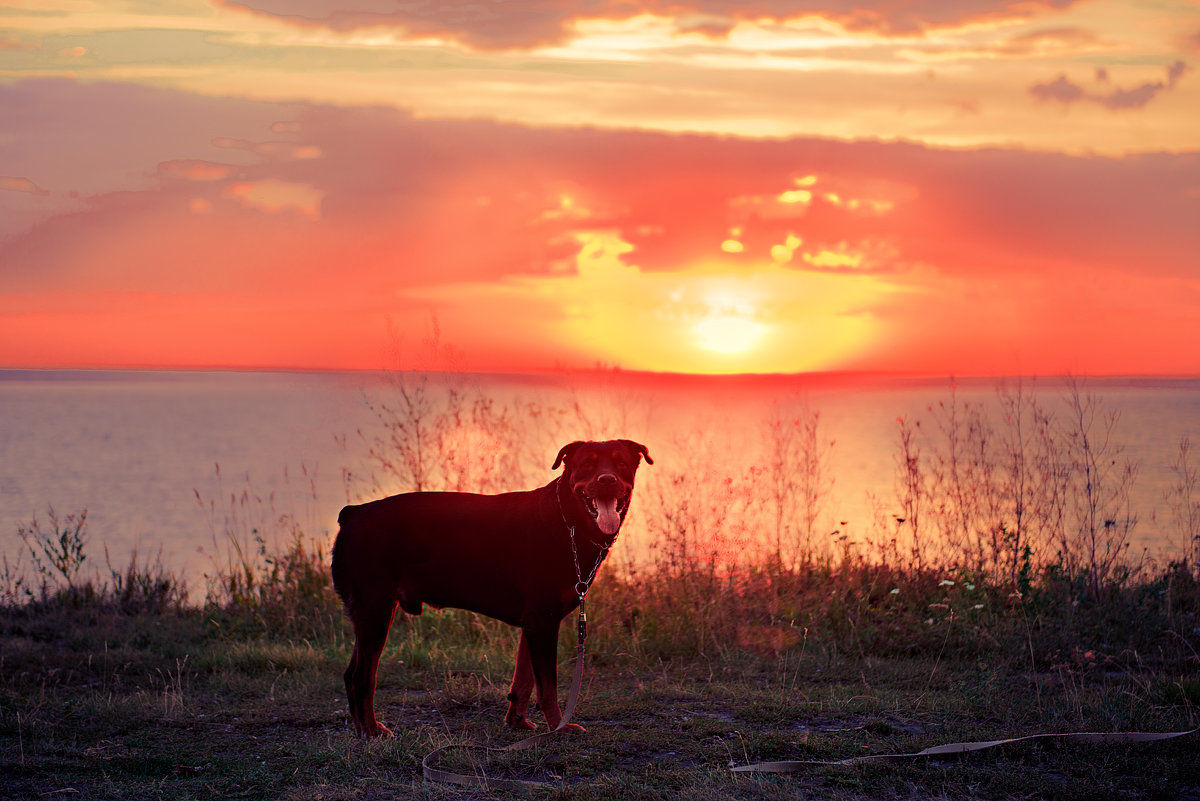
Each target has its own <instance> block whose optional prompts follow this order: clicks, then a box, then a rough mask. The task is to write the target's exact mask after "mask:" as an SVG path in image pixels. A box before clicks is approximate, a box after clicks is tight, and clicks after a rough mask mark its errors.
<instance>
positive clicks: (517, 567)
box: [332, 439, 654, 739]
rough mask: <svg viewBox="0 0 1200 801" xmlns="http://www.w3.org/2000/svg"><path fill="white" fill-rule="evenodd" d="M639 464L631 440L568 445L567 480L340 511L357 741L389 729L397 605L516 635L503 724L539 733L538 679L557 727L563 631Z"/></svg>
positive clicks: (563, 457) (338, 573) (624, 505)
mask: <svg viewBox="0 0 1200 801" xmlns="http://www.w3.org/2000/svg"><path fill="white" fill-rule="evenodd" d="M643 458H644V459H645V460H646V463H647V464H653V463H654V462H653V460H652V459H651V458H650V452H649V451H648V450H647V448H646V446H645V445H642V444H639V443H637V442H633V441H632V440H627V439H619V440H611V441H608V442H572V443H571V444H569V445H564V446H563V447H562V449H561V450H559V452H558V456H557V457H556V458H555V459H554V465H553V466H552V467H551V468H550V469H551V470H557V469H558V467H559V465H560V464H561V465H563V472H562V474H561V475H559V476H558V477H557V478H556V479H555V480H553V481H551V482H550V483H549V484H547V485H545V486H544V487H540V488H538V489H534V490H528V491H526V492H508V493H502V494H500V495H478V494H473V493H465V492H412V493H406V494H402V495H393V496H391V497H388V498H383V499H381V500H377V501H372V502H370V503H366V504H362V505H359V506H347V507H345V508H344V509H342V511H341V513H340V514H339V515H338V525H339V526H340V529H339V531H338V535H337V539H336V540H335V542H334V545H333V565H332V572H333V586H334V589H335V590H336V591H337V593H338V595H339V596H340V597H341V599H342V602H343V603H344V604H345V607H346V614H347V616H348V617H349V618H350V622H351V623H352V624H353V627H354V652H353V654H352V655H351V657H350V664H349V666H348V667H347V668H346V672H345V680H346V697H347V700H348V701H349V703H350V715H351V717H352V718H353V719H354V728H355V731H356V732H357V733H358V734H359V736H360V737H364V738H368V739H369V738H374V737H380V736H383V737H387V736H391V734H392V732H391V731H390V730H389V729H388V728H387V727H386V726H384V725H382V724H381V723H380V722H379V721H378V720H376V718H375V679H376V675H377V673H378V670H379V657H380V655H381V654H382V653H383V646H384V643H385V642H386V641H387V635H388V630H389V629H390V628H391V625H392V619H393V617H394V616H395V614H396V607H400V608H401V609H403V610H404V611H405V612H407V613H409V614H411V615H419V614H421V610H422V608H423V606H422V605H429V606H431V607H434V608H442V607H454V608H457V609H467V610H470V611H472V612H478V613H480V614H482V615H487V616H488V617H493V618H496V619H497V620H501V621H503V622H505V623H508V624H510V625H512V626H517V627H518V628H520V629H521V637H520V642H519V643H518V645H517V652H516V666H515V668H514V670H513V678H512V685H511V687H510V691H509V694H508V709H507V711H506V713H505V715H504V722H505V724H506V725H507V726H508V727H509V728H513V729H524V730H528V731H533V730H535V729H537V724H535V723H533V722H532V721H530V720H528V719H527V718H526V712H527V710H528V708H529V700H530V697H531V696H532V694H533V688H534V685H535V684H536V686H537V695H538V704H539V706H540V707H541V711H542V715H543V716H544V717H545V719H546V723H547V725H548V726H549V727H550V729H552V730H553V729H557V728H558V727H559V723H560V722H561V721H562V713H561V711H560V709H559V705H558V660H557V650H558V627H559V624H560V623H561V622H562V620H563V618H565V617H566V616H567V615H568V614H569V613H570V612H571V611H572V610H574V609H575V608H576V607H578V606H579V602H580V598H581V597H582V594H583V593H585V592H586V591H587V588H588V585H589V584H590V582H591V580H592V579H593V578H594V577H595V573H596V570H597V569H598V568H599V567H600V562H601V561H603V559H604V557H605V555H606V554H607V553H608V549H609V548H611V547H612V545H613V543H614V542H615V541H616V538H617V533H618V532H619V531H620V529H621V524H622V523H623V522H624V520H625V515H626V513H627V512H628V511H629V503H630V500H631V498H632V495H633V480H634V474H635V473H636V472H637V468H638V465H639V464H640V461H641V459H643ZM567 728H571V729H573V730H576V731H583V728H582V727H580V726H578V725H576V724H569V726H568V727H567Z"/></svg>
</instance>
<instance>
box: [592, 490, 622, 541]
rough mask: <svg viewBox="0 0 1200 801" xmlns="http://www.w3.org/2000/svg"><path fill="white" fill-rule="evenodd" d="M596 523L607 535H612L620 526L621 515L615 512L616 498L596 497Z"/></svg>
mask: <svg viewBox="0 0 1200 801" xmlns="http://www.w3.org/2000/svg"><path fill="white" fill-rule="evenodd" d="M594 502H595V504H596V525H597V526H599V527H600V530H601V531H603V532H604V533H605V534H607V535H608V536H610V537H611V536H613V535H614V534H616V533H617V531H618V530H619V529H620V528H621V516H620V515H619V514H617V499H616V498H613V499H611V500H601V499H599V498H597V499H596V500H595V501H594Z"/></svg>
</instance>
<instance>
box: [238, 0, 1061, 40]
mask: <svg viewBox="0 0 1200 801" xmlns="http://www.w3.org/2000/svg"><path fill="white" fill-rule="evenodd" d="M219 2H220V3H221V4H222V5H226V6H228V7H231V8H242V9H245V10H248V11H251V12H254V13H256V14H263V15H267V16H271V17H276V18H278V19H281V20H284V21H286V22H289V23H292V24H298V25H305V26H319V27H325V28H329V29H332V30H337V31H349V30H356V29H362V28H394V29H399V30H401V31H404V32H405V33H406V34H407V35H408V36H409V37H412V38H418V39H420V38H426V39H428V38H433V39H438V40H449V41H454V42H459V43H461V44H463V45H466V46H468V47H471V48H474V49H480V50H504V49H529V48H535V47H540V46H547V45H557V44H562V43H564V42H566V41H568V40H570V39H571V38H572V34H573V32H574V30H575V25H576V24H577V23H579V22H581V21H585V20H588V21H590V20H607V21H614V22H620V21H625V20H630V19H634V18H636V17H642V16H650V17H657V18H661V19H667V20H671V21H673V24H674V26H675V28H676V29H677V30H678V31H679V32H680V33H684V34H696V33H699V34H702V35H704V36H707V37H713V38H715V37H721V36H725V35H727V34H728V33H729V31H731V30H732V29H733V27H734V26H735V25H736V23H737V22H739V21H742V20H752V21H762V20H768V21H773V22H785V21H788V20H798V19H803V18H805V17H823V18H825V19H828V20H832V21H834V22H836V23H838V24H839V25H842V26H843V27H845V28H846V29H848V30H853V31H864V32H873V33H880V34H884V35H889V36H892V35H911V34H919V33H922V32H924V31H927V30H930V29H934V28H946V27H956V26H962V25H966V24H970V23H979V22H987V21H993V20H999V19H1014V18H1026V17H1029V16H1032V15H1036V14H1039V13H1044V12H1049V11H1053V10H1056V9H1062V8H1066V7H1068V6H1071V5H1073V4H1074V3H1075V2H1077V0H962V1H961V2H955V3H946V2H938V0H912V1H911V2H905V3H865V2H861V1H858V2H856V1H854V0H802V1H801V2H796V1H795V0H765V2H759V3H754V4H752V5H746V4H744V3H735V2H730V0H684V2H678V1H677V0H634V1H633V2H626V1H625V0H622V1H621V2H616V0H603V1H602V2H597V3H588V4H584V5H581V4H579V3H574V2H567V0H528V1H527V2H522V3H519V4H507V5H505V6H504V7H503V9H500V10H492V9H489V8H487V7H485V6H483V5H480V4H479V3H477V2H474V0H450V1H449V2H440V3H417V4H399V5H397V4H396V3H391V2H380V1H379V0H356V2H352V3H345V2H339V1H338V0H219Z"/></svg>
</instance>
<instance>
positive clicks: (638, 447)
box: [618, 439, 654, 464]
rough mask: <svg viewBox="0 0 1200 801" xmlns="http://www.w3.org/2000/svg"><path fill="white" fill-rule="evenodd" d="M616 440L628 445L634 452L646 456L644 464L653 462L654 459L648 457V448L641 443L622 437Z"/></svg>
mask: <svg viewBox="0 0 1200 801" xmlns="http://www.w3.org/2000/svg"><path fill="white" fill-rule="evenodd" d="M618 442H623V443H625V444H626V445H628V446H629V447H630V449H631V450H632V451H633V452H634V453H635V454H638V453H640V454H641V455H642V456H644V457H646V464H654V460H653V459H651V458H650V450H649V448H647V447H646V446H645V445H643V444H642V443H640V442H634V441H633V440H631V439H622V440H618Z"/></svg>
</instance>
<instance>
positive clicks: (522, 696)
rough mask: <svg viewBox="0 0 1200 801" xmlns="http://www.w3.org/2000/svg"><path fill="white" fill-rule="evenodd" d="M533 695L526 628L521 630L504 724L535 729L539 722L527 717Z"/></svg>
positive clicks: (529, 729) (531, 663)
mask: <svg viewBox="0 0 1200 801" xmlns="http://www.w3.org/2000/svg"><path fill="white" fill-rule="evenodd" d="M531 695H533V661H532V659H530V656H529V641H528V640H526V638H525V630H524V629H522V630H521V642H519V643H518V644H517V655H516V667H514V668H513V678H512V685H511V686H510V687H509V689H508V712H506V713H505V715H504V725H506V726H508V727H509V728H510V729H525V730H527V731H533V730H534V729H536V728H537V724H536V723H533V722H532V721H530V720H529V719H528V718H526V717H525V715H526V713H527V712H528V711H529V697H530V696H531Z"/></svg>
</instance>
